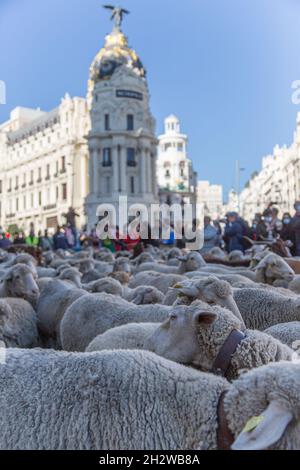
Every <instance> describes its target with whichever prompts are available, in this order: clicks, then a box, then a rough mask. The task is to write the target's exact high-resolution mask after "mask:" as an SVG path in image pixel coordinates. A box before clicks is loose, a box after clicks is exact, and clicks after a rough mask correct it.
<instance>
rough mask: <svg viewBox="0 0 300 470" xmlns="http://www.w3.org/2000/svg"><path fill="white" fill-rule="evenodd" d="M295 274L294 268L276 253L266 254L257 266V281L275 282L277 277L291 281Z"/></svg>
mask: <svg viewBox="0 0 300 470" xmlns="http://www.w3.org/2000/svg"><path fill="white" fill-rule="evenodd" d="M294 276H295V272H294V271H293V269H292V268H291V267H290V266H289V265H288V264H287V262H286V261H284V259H283V258H281V257H280V256H278V255H276V254H275V253H270V254H268V255H267V256H265V257H264V258H263V259H262V260H261V261H260V262H259V263H258V265H257V266H256V268H255V277H256V279H255V280H256V282H264V283H267V284H273V282H274V281H275V279H284V280H286V281H288V282H289V281H292V279H293V278H294Z"/></svg>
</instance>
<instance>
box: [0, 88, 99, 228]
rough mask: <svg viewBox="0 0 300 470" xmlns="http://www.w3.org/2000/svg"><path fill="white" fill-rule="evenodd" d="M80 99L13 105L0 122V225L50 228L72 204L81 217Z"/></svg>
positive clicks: (84, 153)
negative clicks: (51, 105)
mask: <svg viewBox="0 0 300 470" xmlns="http://www.w3.org/2000/svg"><path fill="white" fill-rule="evenodd" d="M89 127H90V126H89V115H88V113H87V105H86V100H84V99H83V98H70V97H69V96H68V95H66V97H65V98H64V99H63V100H62V102H61V104H60V106H59V107H58V108H56V109H54V110H53V111H50V112H44V111H41V110H40V109H28V108H16V109H14V110H13V111H12V112H11V115H10V119H9V120H8V121H7V122H5V123H3V124H2V125H0V225H1V226H2V227H3V228H4V227H5V228H7V227H9V226H17V227H19V228H21V229H24V230H26V231H28V230H29V227H30V223H31V222H33V223H34V226H35V229H36V231H37V230H39V229H43V228H50V229H54V228H56V226H57V224H61V223H63V222H64V221H65V219H64V217H63V215H62V214H64V213H65V212H67V210H68V208H69V207H70V206H73V207H74V208H75V209H76V211H77V212H78V213H79V214H80V220H79V221H78V222H79V223H80V224H83V223H84V221H85V216H84V197H85V196H86V194H87V192H88V177H87V168H88V148H87V144H86V140H85V139H84V136H85V135H86V134H87V132H88V130H89Z"/></svg>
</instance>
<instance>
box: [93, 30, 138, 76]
mask: <svg viewBox="0 0 300 470" xmlns="http://www.w3.org/2000/svg"><path fill="white" fill-rule="evenodd" d="M121 65H125V66H126V67H128V68H129V69H131V70H132V71H134V72H135V73H136V74H137V75H138V76H139V77H143V78H144V77H145V76H146V71H145V69H144V67H143V64H142V62H141V61H140V59H139V57H138V55H137V54H136V52H135V51H134V50H133V49H131V48H130V47H129V46H128V41H127V38H126V36H125V35H124V34H123V32H122V31H120V30H118V29H113V31H112V32H111V33H110V34H108V35H107V36H106V38H105V45H104V47H103V48H102V49H101V50H100V52H99V53H98V54H97V55H96V57H95V59H94V61H93V63H92V65H91V69H90V78H91V80H92V81H94V82H98V81H101V80H109V79H110V78H111V76H112V75H113V73H114V71H115V70H116V69H117V68H118V67H120V66H121Z"/></svg>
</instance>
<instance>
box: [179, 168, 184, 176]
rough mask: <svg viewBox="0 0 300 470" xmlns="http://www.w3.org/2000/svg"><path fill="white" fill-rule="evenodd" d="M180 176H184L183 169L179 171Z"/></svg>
mask: <svg viewBox="0 0 300 470" xmlns="http://www.w3.org/2000/svg"><path fill="white" fill-rule="evenodd" d="M180 176H184V169H183V168H181V170H180Z"/></svg>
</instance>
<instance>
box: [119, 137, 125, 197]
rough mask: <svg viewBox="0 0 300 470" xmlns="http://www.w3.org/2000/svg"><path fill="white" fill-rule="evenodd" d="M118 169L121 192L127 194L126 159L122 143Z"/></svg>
mask: <svg viewBox="0 0 300 470" xmlns="http://www.w3.org/2000/svg"><path fill="white" fill-rule="evenodd" d="M120 171H121V186H120V188H121V192H122V193H125V194H127V159H126V148H125V146H124V145H122V146H121V148H120Z"/></svg>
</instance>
